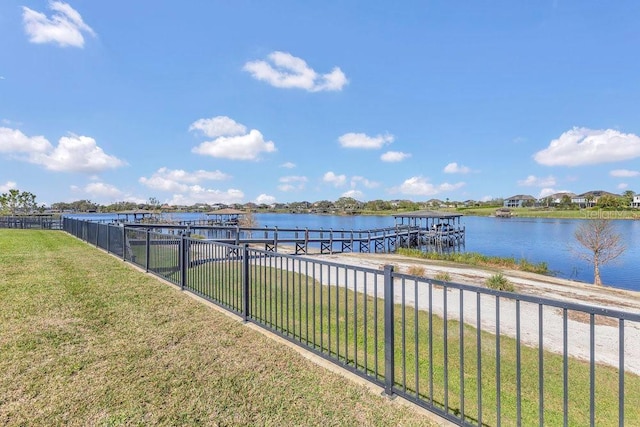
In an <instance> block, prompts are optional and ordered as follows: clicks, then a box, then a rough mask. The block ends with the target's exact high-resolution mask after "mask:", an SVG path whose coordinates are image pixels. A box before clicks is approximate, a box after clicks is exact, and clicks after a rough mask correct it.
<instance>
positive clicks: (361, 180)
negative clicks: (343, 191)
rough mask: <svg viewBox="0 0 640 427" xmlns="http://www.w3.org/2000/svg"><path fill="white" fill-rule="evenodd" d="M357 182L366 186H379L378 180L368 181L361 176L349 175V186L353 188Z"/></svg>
mask: <svg viewBox="0 0 640 427" xmlns="http://www.w3.org/2000/svg"><path fill="white" fill-rule="evenodd" d="M357 184H362V185H364V186H365V187H366V188H376V187H378V186H380V183H379V182H375V181H370V180H368V179H367V178H365V177H363V176H353V177H351V188H355V187H356V185H357Z"/></svg>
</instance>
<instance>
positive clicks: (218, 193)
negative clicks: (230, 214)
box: [138, 167, 244, 205]
mask: <svg viewBox="0 0 640 427" xmlns="http://www.w3.org/2000/svg"><path fill="white" fill-rule="evenodd" d="M229 178H230V176H229V175H227V174H225V173H223V172H220V171H219V170H216V171H205V170H202V169H200V170H197V171H194V172H187V171H184V170H181V169H175V170H174V169H168V168H164V167H163V168H160V169H158V170H157V171H156V172H154V173H153V175H151V177H149V178H146V177H141V178H140V179H139V180H138V181H139V182H140V183H141V184H143V185H145V186H147V187H149V188H153V189H155V190H159V191H166V192H171V193H173V195H172V196H171V199H170V200H169V201H168V202H167V203H169V204H175V205H193V204H197V203H208V204H213V203H224V204H230V203H240V202H241V201H242V199H243V198H244V193H243V192H242V191H240V190H236V189H228V190H226V191H223V190H217V189H211V188H205V187H203V186H201V185H199V184H200V183H202V182H203V181H221V180H225V179H229Z"/></svg>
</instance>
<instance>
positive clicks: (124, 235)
mask: <svg viewBox="0 0 640 427" xmlns="http://www.w3.org/2000/svg"><path fill="white" fill-rule="evenodd" d="M122 260H123V261H126V260H127V226H126V225H125V224H122Z"/></svg>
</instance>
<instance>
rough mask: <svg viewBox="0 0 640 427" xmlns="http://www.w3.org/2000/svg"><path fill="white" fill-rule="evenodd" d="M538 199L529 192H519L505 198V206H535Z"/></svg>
mask: <svg viewBox="0 0 640 427" xmlns="http://www.w3.org/2000/svg"><path fill="white" fill-rule="evenodd" d="M535 204H536V199H535V197H533V196H529V195H528V194H518V195H517V196H511V197H509V198H508V199H504V202H503V204H502V205H503V206H504V207H505V208H521V207H524V206H535Z"/></svg>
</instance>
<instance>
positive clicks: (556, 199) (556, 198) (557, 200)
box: [541, 191, 576, 206]
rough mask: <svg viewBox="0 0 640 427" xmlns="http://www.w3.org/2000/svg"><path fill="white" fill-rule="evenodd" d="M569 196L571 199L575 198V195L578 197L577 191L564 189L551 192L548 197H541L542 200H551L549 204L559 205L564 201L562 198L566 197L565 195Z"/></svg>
mask: <svg viewBox="0 0 640 427" xmlns="http://www.w3.org/2000/svg"><path fill="white" fill-rule="evenodd" d="M565 196H567V197H568V198H569V200H571V199H573V198H574V197H576V194H575V193H570V192H567V191H562V192H560V193H554V194H551V195H549V196H547V197H544V198H542V199H541V201H543V200H549V204H550V205H551V206H558V205H560V204H561V203H562V199H564V197H565Z"/></svg>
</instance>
